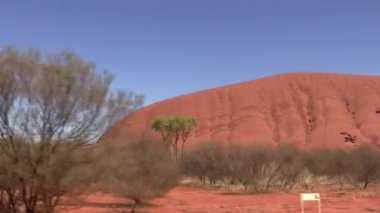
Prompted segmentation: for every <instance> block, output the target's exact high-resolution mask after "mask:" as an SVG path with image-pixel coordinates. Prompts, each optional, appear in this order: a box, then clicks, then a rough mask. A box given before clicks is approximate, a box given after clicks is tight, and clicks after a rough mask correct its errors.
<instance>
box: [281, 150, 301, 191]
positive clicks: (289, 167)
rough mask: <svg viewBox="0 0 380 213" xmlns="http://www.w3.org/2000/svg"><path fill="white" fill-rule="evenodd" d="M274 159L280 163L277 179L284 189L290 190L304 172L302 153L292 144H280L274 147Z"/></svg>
mask: <svg viewBox="0 0 380 213" xmlns="http://www.w3.org/2000/svg"><path fill="white" fill-rule="evenodd" d="M276 160H277V164H278V165H280V168H279V174H278V177H277V181H278V182H279V184H280V185H281V187H282V188H283V190H284V191H286V192H287V191H290V190H292V188H293V187H294V186H295V185H296V184H297V183H299V182H300V181H301V179H302V177H303V174H304V173H305V162H304V159H303V157H302V153H301V151H300V150H299V149H298V148H297V147H296V146H294V145H291V144H281V145H279V146H278V147H277V149H276Z"/></svg>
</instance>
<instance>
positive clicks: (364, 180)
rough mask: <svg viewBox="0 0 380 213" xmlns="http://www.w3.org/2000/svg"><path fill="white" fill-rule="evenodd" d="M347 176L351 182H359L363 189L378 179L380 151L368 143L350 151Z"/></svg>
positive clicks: (379, 179) (379, 176)
mask: <svg viewBox="0 0 380 213" xmlns="http://www.w3.org/2000/svg"><path fill="white" fill-rule="evenodd" d="M350 159H351V160H350V161H349V163H350V167H349V168H350V169H349V170H348V176H349V178H350V180H351V181H352V183H354V184H355V185H356V184H359V185H360V184H361V185H362V187H363V188H364V189H365V188H367V187H368V185H369V184H372V183H376V182H379V181H380V151H379V149H378V148H376V147H374V146H372V145H370V144H365V145H359V146H358V147H357V148H355V149H353V150H352V151H351V152H350Z"/></svg>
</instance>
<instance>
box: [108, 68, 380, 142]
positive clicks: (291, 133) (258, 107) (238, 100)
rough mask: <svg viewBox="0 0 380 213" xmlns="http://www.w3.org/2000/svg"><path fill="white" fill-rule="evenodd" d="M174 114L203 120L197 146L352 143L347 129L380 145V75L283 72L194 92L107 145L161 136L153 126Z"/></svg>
mask: <svg viewBox="0 0 380 213" xmlns="http://www.w3.org/2000/svg"><path fill="white" fill-rule="evenodd" d="M170 115H187V116H192V117H195V118H196V119H197V121H198V126H197V128H196V129H195V130H194V131H193V133H192V135H191V137H190V140H191V141H190V142H197V141H210V140H215V141H221V142H227V141H228V142H237V143H266V144H274V145H275V144H278V143H294V144H297V145H299V146H301V147H315V146H327V147H344V146H352V145H353V143H351V142H345V136H344V135H343V134H340V133H342V132H345V133H349V134H350V135H352V136H355V137H356V143H355V144H359V143H368V142H370V143H380V76H361V75H342V74H327V73H294V74H282V75H276V76H272V77H267V78H262V79H258V80H253V81H247V82H243V83H239V84H234V85H229V86H224V87H219V88H215V89H210V90H205V91H200V92H196V93H191V94H187V95H183V96H179V97H175V98H172V99H168V100H164V101H161V102H158V103H155V104H152V105H150V106H146V107H144V108H142V109H140V110H138V111H137V112H135V113H133V114H132V115H130V116H127V117H125V118H124V119H123V120H122V121H120V122H119V123H118V124H116V125H115V126H114V127H113V128H111V129H110V130H109V131H108V132H107V133H106V134H105V135H104V136H103V137H102V139H101V140H102V141H107V142H123V141H128V140H131V138H136V137H141V135H150V136H154V137H159V135H158V134H157V133H155V132H154V131H152V130H150V129H149V126H150V122H151V120H152V119H154V118H155V117H158V116H161V117H163V116H170ZM132 135H133V136H132Z"/></svg>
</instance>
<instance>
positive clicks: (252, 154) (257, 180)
mask: <svg viewBox="0 0 380 213" xmlns="http://www.w3.org/2000/svg"><path fill="white" fill-rule="evenodd" d="M246 149H247V150H249V153H248V154H247V158H246V159H245V160H246V165H247V167H246V170H245V172H243V173H242V177H243V178H242V179H243V182H242V184H243V185H244V186H246V187H247V186H248V189H250V190H253V191H254V192H267V191H268V190H269V188H270V187H271V186H272V185H273V184H274V183H275V181H276V178H277V177H278V175H279V170H280V165H279V164H278V162H277V161H276V156H275V155H276V153H275V151H274V149H273V148H271V147H267V146H252V147H247V148H246Z"/></svg>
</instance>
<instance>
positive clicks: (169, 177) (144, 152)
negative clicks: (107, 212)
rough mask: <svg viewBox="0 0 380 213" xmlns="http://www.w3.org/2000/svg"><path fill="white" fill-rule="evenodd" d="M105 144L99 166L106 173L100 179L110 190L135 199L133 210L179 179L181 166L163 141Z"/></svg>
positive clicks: (172, 185)
mask: <svg viewBox="0 0 380 213" xmlns="http://www.w3.org/2000/svg"><path fill="white" fill-rule="evenodd" d="M101 146H103V147H102V149H103V151H102V152H101V155H100V159H101V160H100V161H99V163H98V166H99V167H100V168H101V170H102V173H101V174H99V179H98V180H97V182H98V183H99V185H100V187H101V189H102V190H104V191H106V192H110V193H113V194H116V195H119V196H121V197H125V198H129V199H132V200H133V201H134V204H133V205H132V207H131V211H132V212H135V208H136V207H137V206H139V205H140V204H142V203H143V202H145V201H148V200H149V199H152V198H154V197H157V196H160V195H162V194H163V193H165V192H167V191H168V190H169V189H171V188H172V187H174V186H175V185H176V184H177V182H178V180H179V172H178V167H177V165H176V163H175V162H173V161H172V160H171V158H170V155H169V154H168V150H167V149H166V148H165V147H164V146H163V145H162V144H161V143H157V142H150V141H140V142H136V143H131V144H128V145H126V146H122V147H120V146H110V145H105V144H102V145H101Z"/></svg>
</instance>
